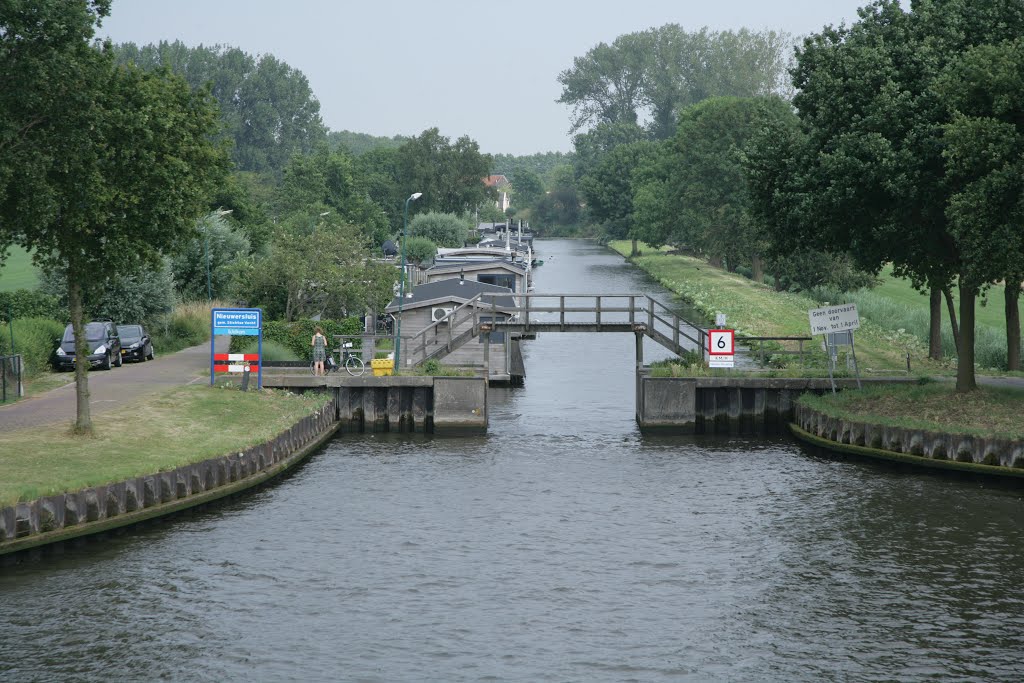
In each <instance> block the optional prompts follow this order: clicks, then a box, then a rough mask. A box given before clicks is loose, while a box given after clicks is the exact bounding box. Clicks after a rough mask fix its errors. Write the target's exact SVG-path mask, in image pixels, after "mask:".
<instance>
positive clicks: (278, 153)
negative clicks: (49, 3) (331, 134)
mask: <svg viewBox="0 0 1024 683" xmlns="http://www.w3.org/2000/svg"><path fill="white" fill-rule="evenodd" d="M115 50H116V53H117V57H118V60H119V61H120V62H121V63H135V64H137V65H139V66H141V67H142V68H144V69H147V70H152V69H161V68H167V69H170V70H171V71H173V72H174V73H177V74H180V75H181V76H182V77H184V78H185V79H186V80H187V81H188V82H189V85H191V86H192V87H193V88H194V89H199V88H203V87H207V86H209V87H210V91H211V92H212V94H213V97H214V98H216V100H217V102H218V104H219V105H220V110H221V120H222V121H223V123H224V130H225V133H226V134H227V135H228V136H229V137H230V138H231V139H232V140H233V142H234V148H233V150H232V158H233V160H234V162H235V164H236V165H237V167H238V168H239V169H240V170H243V171H258V172H263V173H266V172H272V173H275V174H280V173H281V171H282V170H283V169H284V167H285V164H286V163H287V162H288V161H289V159H291V157H292V155H294V154H304V153H310V152H312V151H313V150H314V149H316V147H317V146H318V145H320V144H323V143H324V142H325V141H326V139H327V138H326V134H327V132H326V129H325V128H324V125H323V122H322V121H321V119H320V103H319V102H318V101H317V99H316V97H315V96H314V95H313V91H312V90H311V89H310V87H309V81H308V80H307V78H306V76H305V75H304V74H303V73H302V72H301V71H299V70H298V69H295V68H292V67H290V66H288V65H287V64H286V63H284V62H282V61H281V60H279V59H277V58H276V57H274V56H273V55H262V56H259V57H254V56H252V55H250V54H247V53H246V52H243V51H242V50H240V49H238V48H234V47H227V46H223V45H214V46H202V45H201V46H199V47H188V46H186V45H185V44H184V43H182V42H180V41H174V42H173V43H171V42H165V41H162V42H160V43H158V44H156V45H144V46H142V47H139V46H137V45H135V44H134V43H124V44H121V45H118V46H117V47H116V48H115Z"/></svg>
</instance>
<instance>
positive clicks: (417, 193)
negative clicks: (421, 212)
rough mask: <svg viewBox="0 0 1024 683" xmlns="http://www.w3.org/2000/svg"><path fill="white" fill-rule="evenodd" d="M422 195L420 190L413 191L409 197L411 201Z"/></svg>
mask: <svg viewBox="0 0 1024 683" xmlns="http://www.w3.org/2000/svg"><path fill="white" fill-rule="evenodd" d="M422 196H423V193H422V192H413V193H412V194H411V195H409V199H410V200H411V201H416V200H417V199H419V198H420V197H422Z"/></svg>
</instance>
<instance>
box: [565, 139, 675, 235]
mask: <svg viewBox="0 0 1024 683" xmlns="http://www.w3.org/2000/svg"><path fill="white" fill-rule="evenodd" d="M656 148H657V144H656V143H654V142H649V141H646V140H644V141H641V142H634V143H632V144H626V145H619V146H618V147H615V148H614V149H613V150H612V151H610V152H609V153H608V154H606V155H604V157H603V158H602V159H601V162H600V163H599V164H598V165H597V168H595V169H594V170H593V171H592V172H591V173H589V174H588V175H586V176H584V177H583V178H581V179H580V190H581V191H582V193H583V197H584V199H586V201H587V207H588V208H589V209H590V215H591V216H592V217H593V218H594V219H596V220H597V221H599V222H601V223H602V224H603V225H604V229H605V232H606V233H607V234H608V235H609V236H610V237H612V238H615V239H623V238H625V237H628V236H632V234H633V228H634V219H633V193H634V187H633V172H634V170H635V169H636V168H637V167H639V166H640V165H641V164H643V163H644V161H645V160H646V159H647V158H648V157H650V156H651V155H653V154H654V153H655V152H656Z"/></svg>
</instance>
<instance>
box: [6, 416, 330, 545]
mask: <svg viewBox="0 0 1024 683" xmlns="http://www.w3.org/2000/svg"><path fill="white" fill-rule="evenodd" d="M337 412H338V406H337V401H336V400H335V399H332V400H331V401H330V402H329V403H328V404H327V405H326V406H324V407H323V408H321V409H320V410H319V411H317V412H316V413H314V414H313V415H310V416H308V417H305V418H303V419H301V420H299V422H298V423H296V424H295V425H294V426H292V427H291V428H289V429H287V430H286V431H284V432H283V433H281V434H280V435H278V436H277V437H275V438H273V439H271V440H270V441H269V442H267V443H264V444H260V445H258V446H253V447H252V448H249V449H246V450H244V451H241V452H239V453H232V454H231V455H225V456H221V457H218V458H210V459H209V460H204V461H202V462H199V463H196V464H193V465H184V466H182V467H179V468H177V469H175V470H171V471H168V472H158V473H156V474H151V475H147V476H142V477H135V478H133V479H128V480H126V481H121V482H117V483H115V484H108V485H105V486H91V487H89V488H86V489H82V490H81V491H75V492H73V493H61V494H58V495H54V496H45V497H43V498H39V499H37V500H34V501H31V502H26V503H17V504H16V505H12V506H8V507H5V508H0V555H5V554H8V553H12V552H16V551H19V550H26V549H28V548H32V547H35V546H39V545H44V544H47V543H55V542H57V541H65V540H69V539H72V538H76V537H78V536H85V535H88V534H94V533H98V532H101V531H107V530H109V529H115V528H117V527H121V526H126V525H129V524H134V523H136V522H141V521H143V520H146V519H151V518H153V517H159V516H161V515H167V514H171V513H173V512H177V511H179V510H184V509H186V508H190V507H193V506H195V505H200V504H202V503H207V502H210V501H212V500H216V499H218V498H222V497H224V496H227V495H231V494H233V493H237V492H239V491H243V490H245V489H247V488H250V487H252V486H256V485H258V484H261V483H262V482H264V481H266V480H268V479H270V478H272V477H274V476H276V475H278V474H280V473H281V472H283V471H285V470H287V469H288V468H290V467H293V466H294V465H296V464H298V463H299V462H301V461H302V460H304V459H305V458H306V457H307V456H308V455H309V454H310V453H312V452H313V451H315V450H316V448H317V447H318V446H320V445H321V444H322V443H324V442H325V441H327V440H328V439H329V438H330V437H331V436H332V435H333V434H334V432H335V430H336V428H337Z"/></svg>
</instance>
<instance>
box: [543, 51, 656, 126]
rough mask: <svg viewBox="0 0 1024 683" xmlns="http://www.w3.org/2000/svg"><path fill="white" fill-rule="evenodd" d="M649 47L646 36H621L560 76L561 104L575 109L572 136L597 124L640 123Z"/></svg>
mask: <svg viewBox="0 0 1024 683" xmlns="http://www.w3.org/2000/svg"><path fill="white" fill-rule="evenodd" d="M646 47H647V42H646V40H645V36H644V35H643V34H637V33H630V34H626V35H621V36H619V37H618V38H616V39H615V41H614V42H613V43H612V44H611V45H608V44H606V43H598V44H597V45H595V46H594V47H592V48H591V49H590V50H588V51H587V54H585V55H583V56H582V57H576V58H575V59H574V60H573V65H572V68H571V69H566V70H565V71H563V72H562V73H560V74H559V75H558V82H559V83H561V84H562V96H561V97H559V98H558V102H560V103H562V104H568V105H570V106H571V107H572V108H573V122H572V126H571V127H570V129H569V132H570V133H575V132H576V131H578V130H580V129H581V128H583V127H585V126H587V125H590V124H593V123H602V122H603V123H625V124H636V123H637V116H638V110H639V109H640V107H641V106H643V81H644V77H645V75H646V70H647V69H646V67H647V59H646V49H645V48H646Z"/></svg>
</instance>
